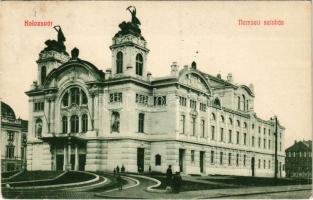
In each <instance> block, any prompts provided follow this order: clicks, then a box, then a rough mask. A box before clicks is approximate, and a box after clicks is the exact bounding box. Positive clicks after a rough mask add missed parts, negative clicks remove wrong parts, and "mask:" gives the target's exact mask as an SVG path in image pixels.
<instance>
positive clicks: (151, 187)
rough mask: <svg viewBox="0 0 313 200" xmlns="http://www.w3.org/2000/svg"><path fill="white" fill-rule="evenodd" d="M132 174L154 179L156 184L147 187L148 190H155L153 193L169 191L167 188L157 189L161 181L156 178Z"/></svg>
mask: <svg viewBox="0 0 313 200" xmlns="http://www.w3.org/2000/svg"><path fill="white" fill-rule="evenodd" d="M131 176H135V177H139V178H143V179H148V180H151V181H154V182H156V184H155V185H151V186H148V187H147V188H146V191H147V192H153V193H167V191H166V190H160V189H156V187H159V186H160V185H161V181H159V180H157V179H155V178H151V177H148V176H143V175H131Z"/></svg>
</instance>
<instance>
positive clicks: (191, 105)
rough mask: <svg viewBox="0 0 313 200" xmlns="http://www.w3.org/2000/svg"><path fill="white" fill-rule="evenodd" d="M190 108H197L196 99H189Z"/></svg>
mask: <svg viewBox="0 0 313 200" xmlns="http://www.w3.org/2000/svg"><path fill="white" fill-rule="evenodd" d="M190 108H191V109H193V110H196V109H197V101H195V100H190Z"/></svg>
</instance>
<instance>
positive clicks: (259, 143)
mask: <svg viewBox="0 0 313 200" xmlns="http://www.w3.org/2000/svg"><path fill="white" fill-rule="evenodd" d="M258 147H259V148H261V138H260V137H259V141H258Z"/></svg>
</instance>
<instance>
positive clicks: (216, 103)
mask: <svg viewBox="0 0 313 200" xmlns="http://www.w3.org/2000/svg"><path fill="white" fill-rule="evenodd" d="M213 105H214V106H216V107H221V102H220V100H219V99H218V98H216V99H214V102H213Z"/></svg>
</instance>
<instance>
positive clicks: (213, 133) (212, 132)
mask: <svg viewBox="0 0 313 200" xmlns="http://www.w3.org/2000/svg"><path fill="white" fill-rule="evenodd" d="M211 139H212V140H215V126H211Z"/></svg>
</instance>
